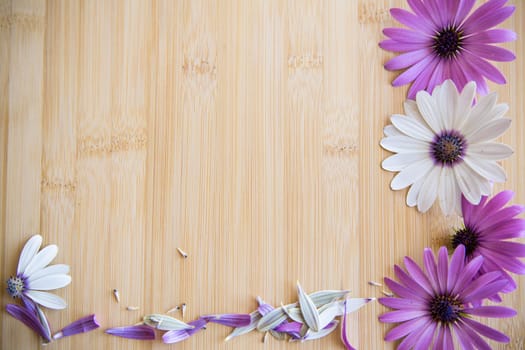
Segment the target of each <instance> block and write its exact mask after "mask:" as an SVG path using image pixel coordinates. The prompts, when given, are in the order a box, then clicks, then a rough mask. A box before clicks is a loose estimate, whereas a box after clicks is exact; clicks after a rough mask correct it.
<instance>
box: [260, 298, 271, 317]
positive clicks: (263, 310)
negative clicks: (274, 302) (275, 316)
mask: <svg viewBox="0 0 525 350" xmlns="http://www.w3.org/2000/svg"><path fill="white" fill-rule="evenodd" d="M273 309H274V307H273V306H271V305H270V304H266V303H265V302H262V301H261V303H260V304H259V307H258V308H257V311H259V313H260V314H261V316H264V315H266V314H267V313H269V312H270V311H272V310H273Z"/></svg>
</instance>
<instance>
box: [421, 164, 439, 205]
mask: <svg viewBox="0 0 525 350" xmlns="http://www.w3.org/2000/svg"><path fill="white" fill-rule="evenodd" d="M440 174H441V167H434V168H433V169H432V171H431V172H430V173H429V174H428V175H427V176H426V178H425V182H423V185H422V186H421V189H420V191H419V196H418V197H417V210H419V211H420V212H422V213H424V212H426V211H427V210H428V209H430V207H432V204H434V202H435V201H436V198H437V194H438V186H439V178H440Z"/></svg>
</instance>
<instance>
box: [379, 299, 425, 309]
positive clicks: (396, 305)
mask: <svg viewBox="0 0 525 350" xmlns="http://www.w3.org/2000/svg"><path fill="white" fill-rule="evenodd" d="M378 301H379V303H380V304H382V305H385V306H387V307H389V308H392V309H399V310H401V309H402V310H421V309H422V308H424V307H425V305H426V304H427V303H426V302H421V301H419V300H414V299H403V298H379V299H378Z"/></svg>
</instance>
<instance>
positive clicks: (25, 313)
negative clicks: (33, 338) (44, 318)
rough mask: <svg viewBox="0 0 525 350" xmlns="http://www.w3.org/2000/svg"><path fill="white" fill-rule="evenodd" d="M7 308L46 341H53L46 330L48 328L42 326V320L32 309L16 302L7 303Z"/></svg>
mask: <svg viewBox="0 0 525 350" xmlns="http://www.w3.org/2000/svg"><path fill="white" fill-rule="evenodd" d="M5 309H6V311H7V312H8V313H9V314H10V315H11V316H13V317H14V318H16V319H17V320H19V321H20V322H22V323H23V324H25V325H26V326H27V327H29V328H31V329H32V330H33V331H34V332H35V333H37V334H38V335H39V336H41V337H42V339H44V340H45V341H46V342H50V341H51V337H50V335H49V333H48V332H46V329H45V328H44V326H42V324H41V323H40V320H39V319H38V317H37V316H36V315H35V314H34V313H33V312H32V311H30V310H28V309H26V308H24V307H21V306H18V305H15V304H7V305H6V307H5Z"/></svg>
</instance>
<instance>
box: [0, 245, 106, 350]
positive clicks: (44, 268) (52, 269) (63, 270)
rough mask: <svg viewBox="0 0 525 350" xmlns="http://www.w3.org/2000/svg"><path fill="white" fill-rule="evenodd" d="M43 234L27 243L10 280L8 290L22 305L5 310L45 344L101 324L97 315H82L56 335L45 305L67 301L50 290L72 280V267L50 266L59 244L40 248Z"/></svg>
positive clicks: (59, 305)
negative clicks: (52, 329)
mask: <svg viewBox="0 0 525 350" xmlns="http://www.w3.org/2000/svg"><path fill="white" fill-rule="evenodd" d="M41 245H42V236H40V235H34V236H32V237H31V238H30V239H29V240H28V241H27V242H26V244H25V245H24V248H23V249H22V252H21V253H20V258H19V260H18V267H17V271H16V275H14V276H11V277H10V278H9V279H8V280H7V293H8V294H9V295H10V296H11V297H13V298H14V299H20V300H21V301H22V305H17V304H7V305H6V311H7V312H8V313H9V314H10V315H11V316H13V317H14V318H16V319H17V320H19V321H20V322H22V323H23V324H25V325H26V326H27V327H29V328H30V329H31V330H33V331H34V332H35V333H36V334H38V335H39V336H40V337H41V338H42V340H43V341H44V342H45V343H49V342H51V341H52V340H53V339H59V338H62V337H66V336H71V335H74V334H79V333H84V332H88V331H91V330H94V329H96V328H98V327H99V324H98V322H97V320H96V319H95V315H90V316H87V317H83V318H81V319H79V320H77V321H75V322H73V323H71V324H70V325H68V326H66V327H65V328H63V329H62V330H61V331H59V332H58V333H56V334H55V335H54V336H52V335H51V329H50V326H49V322H48V320H47V317H46V315H45V313H44V311H43V310H42V307H45V308H49V309H55V310H60V309H64V308H66V306H67V304H66V302H65V301H64V300H63V299H62V298H60V297H59V296H57V295H55V294H52V293H49V292H47V291H49V290H54V289H59V288H62V287H65V286H67V285H68V284H69V283H71V276H69V275H68V273H69V266H68V265H64V264H57V265H51V266H48V265H49V263H51V261H53V259H55V257H56V256H57V253H58V247H57V246H56V245H54V244H51V245H48V246H46V247H44V248H43V249H40V247H41Z"/></svg>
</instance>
